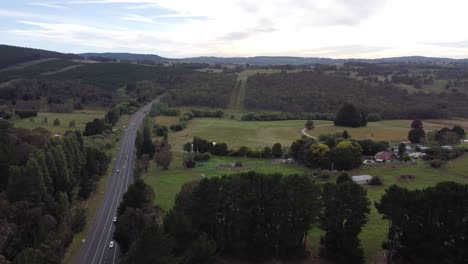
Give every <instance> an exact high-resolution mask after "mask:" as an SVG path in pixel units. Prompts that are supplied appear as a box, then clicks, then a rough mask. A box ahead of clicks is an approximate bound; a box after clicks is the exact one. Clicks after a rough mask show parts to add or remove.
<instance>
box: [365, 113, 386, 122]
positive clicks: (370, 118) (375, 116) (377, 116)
mask: <svg viewBox="0 0 468 264" xmlns="http://www.w3.org/2000/svg"><path fill="white" fill-rule="evenodd" d="M381 120H382V116H381V115H380V114H379V113H369V114H367V122H377V121H381Z"/></svg>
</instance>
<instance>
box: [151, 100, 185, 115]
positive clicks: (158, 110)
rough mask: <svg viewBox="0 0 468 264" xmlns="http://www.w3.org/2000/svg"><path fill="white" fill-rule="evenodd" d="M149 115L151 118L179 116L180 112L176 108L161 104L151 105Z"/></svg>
mask: <svg viewBox="0 0 468 264" xmlns="http://www.w3.org/2000/svg"><path fill="white" fill-rule="evenodd" d="M149 115H150V116H152V117H156V116H180V110H179V109H176V108H170V107H168V106H167V105H166V104H163V103H153V104H152V105H151V111H150V112H149Z"/></svg>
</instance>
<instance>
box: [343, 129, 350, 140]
mask: <svg viewBox="0 0 468 264" xmlns="http://www.w3.org/2000/svg"><path fill="white" fill-rule="evenodd" d="M350 137H351V136H350V135H349V134H348V131H347V130H345V131H343V138H344V139H348V138H350Z"/></svg>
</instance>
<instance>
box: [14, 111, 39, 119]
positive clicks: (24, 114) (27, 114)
mask: <svg viewBox="0 0 468 264" xmlns="http://www.w3.org/2000/svg"><path fill="white" fill-rule="evenodd" d="M15 114H16V115H17V116H18V117H19V118H27V117H33V116H37V111H36V110H28V109H18V110H16V111H15Z"/></svg>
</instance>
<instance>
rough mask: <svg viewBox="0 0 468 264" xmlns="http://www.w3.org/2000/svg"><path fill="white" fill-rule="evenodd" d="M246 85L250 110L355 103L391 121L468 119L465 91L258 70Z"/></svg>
mask: <svg viewBox="0 0 468 264" xmlns="http://www.w3.org/2000/svg"><path fill="white" fill-rule="evenodd" d="M247 86H248V87H247V92H246V99H245V106H246V108H247V109H249V110H275V111H284V112H322V113H330V112H332V113H334V112H336V111H337V110H338V109H339V108H340V107H341V106H342V105H343V104H345V103H352V104H354V105H355V106H357V107H358V108H360V109H363V110H364V111H365V112H374V113H379V114H380V115H381V116H382V117H383V118H386V119H392V118H393V119H395V118H397V119H398V118H407V119H412V118H443V117H468V109H467V108H466V105H465V102H466V100H468V97H467V95H465V94H461V93H458V92H443V93H440V94H435V93H434V94H426V93H415V94H409V93H408V92H406V91H404V90H402V89H399V88H397V87H395V86H393V85H391V84H383V83H369V82H363V81H358V80H353V79H351V78H347V77H344V76H339V75H334V74H332V75H325V74H322V73H320V72H311V71H304V72H297V73H288V74H286V73H278V74H257V75H254V76H252V77H250V78H249V79H248V82H247Z"/></svg>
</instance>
